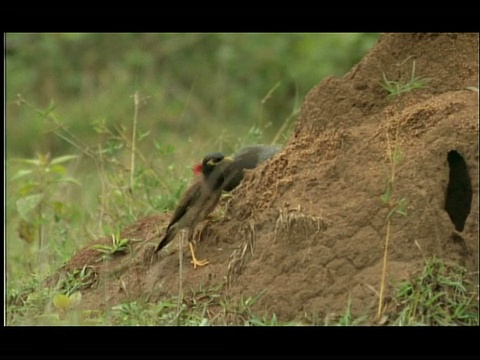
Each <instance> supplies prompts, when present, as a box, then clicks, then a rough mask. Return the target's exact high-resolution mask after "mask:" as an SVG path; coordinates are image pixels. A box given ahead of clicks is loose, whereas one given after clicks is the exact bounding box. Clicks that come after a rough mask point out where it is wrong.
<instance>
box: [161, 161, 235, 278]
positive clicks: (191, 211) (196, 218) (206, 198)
mask: <svg viewBox="0 0 480 360" xmlns="http://www.w3.org/2000/svg"><path fill="white" fill-rule="evenodd" d="M231 162H232V159H231V158H230V157H225V156H224V155H223V154H222V153H219V152H216V153H211V154H207V155H205V157H204V159H203V161H202V163H201V173H202V176H201V177H200V178H199V179H197V180H196V181H195V182H194V183H193V184H192V185H191V186H190V187H189V188H188V189H187V190H186V191H185V192H184V194H183V195H182V197H181V199H180V201H179V202H178V205H177V207H176V208H175V210H174V212H173V215H172V217H171V219H170V222H169V224H168V226H167V230H166V233H165V235H164V237H163V238H162V239H161V240H160V242H159V244H158V245H157V247H156V249H155V253H157V252H158V251H160V250H161V249H163V248H164V247H165V246H166V245H167V244H168V243H170V242H171V241H172V240H173V239H174V238H175V236H176V235H177V234H178V232H179V231H180V230H182V229H187V234H188V235H187V239H188V242H189V247H190V252H191V254H192V264H193V267H194V269H196V268H197V266H205V265H207V264H208V263H209V262H208V260H198V259H197V257H196V256H195V251H194V249H193V244H192V236H191V235H192V232H193V230H194V228H195V226H196V225H197V224H198V223H199V222H200V221H202V220H203V219H204V218H205V217H206V216H207V215H208V214H209V213H210V212H212V211H213V209H214V208H215V206H216V205H217V203H218V200H219V199H220V195H221V193H222V188H223V186H224V182H225V178H224V173H223V171H224V169H225V167H226V166H228V164H230V163H231Z"/></svg>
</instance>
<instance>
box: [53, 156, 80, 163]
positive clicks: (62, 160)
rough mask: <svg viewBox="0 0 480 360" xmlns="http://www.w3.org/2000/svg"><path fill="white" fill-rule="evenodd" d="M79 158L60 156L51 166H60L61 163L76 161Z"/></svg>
mask: <svg viewBox="0 0 480 360" xmlns="http://www.w3.org/2000/svg"><path fill="white" fill-rule="evenodd" d="M76 158H78V155H64V156H59V157H57V158H55V159H53V160H52V161H51V162H50V164H51V165H56V164H60V163H63V162H65V161H70V160H73V159H76Z"/></svg>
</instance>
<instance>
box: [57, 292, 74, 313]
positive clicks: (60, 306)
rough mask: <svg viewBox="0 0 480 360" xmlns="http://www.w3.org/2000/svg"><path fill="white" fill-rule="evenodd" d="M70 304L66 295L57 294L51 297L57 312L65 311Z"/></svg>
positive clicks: (70, 301)
mask: <svg viewBox="0 0 480 360" xmlns="http://www.w3.org/2000/svg"><path fill="white" fill-rule="evenodd" d="M71 304H72V300H70V298H69V297H68V296H67V295H64V294H57V295H55V296H54V297H53V306H55V308H56V309H57V310H60V311H65V310H67V309H68V308H69V307H70V306H71Z"/></svg>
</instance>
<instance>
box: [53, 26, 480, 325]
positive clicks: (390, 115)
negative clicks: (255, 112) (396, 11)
mask: <svg viewBox="0 0 480 360" xmlns="http://www.w3.org/2000/svg"><path fill="white" fill-rule="evenodd" d="M413 66H414V67H415V74H414V76H418V77H423V78H429V79H430V81H429V82H428V84H427V86H425V87H423V88H420V89H415V90H413V91H410V92H405V93H404V94H403V95H402V96H401V97H396V98H387V95H388V94H387V92H386V90H385V89H384V88H383V87H382V85H381V82H382V80H383V77H384V75H385V77H386V78H387V79H389V80H393V81H398V82H401V83H407V82H408V81H409V80H410V79H411V77H412V69H413ZM475 88H477V89H478V35H477V34H387V35H383V36H382V37H381V38H380V40H379V41H378V43H377V44H376V46H375V47H374V48H373V49H372V50H371V51H370V53H369V54H368V55H366V56H365V57H364V59H363V60H362V61H361V62H360V63H359V64H358V65H357V66H355V67H354V68H353V69H352V70H351V71H350V72H349V73H347V74H346V75H345V76H344V77H343V78H341V79H336V78H333V77H331V78H327V79H325V80H324V81H322V82H321V83H320V84H319V85H318V86H317V87H315V88H314V89H312V90H311V91H310V93H309V94H308V96H307V97H306V100H305V103H304V104H303V107H302V112H301V114H300V116H299V118H298V121H297V125H296V129H295V132H294V134H293V136H292V137H291V139H290V140H289V141H288V143H287V144H286V145H285V147H284V148H283V150H282V151H281V152H280V153H279V154H277V155H276V156H275V157H274V158H273V159H271V160H269V161H267V162H266V163H265V164H263V165H262V166H261V167H259V168H258V169H255V170H253V171H249V172H248V174H247V176H246V177H245V180H244V181H243V183H242V184H241V185H240V186H239V187H238V188H237V189H235V190H234V191H233V192H232V194H233V197H232V198H231V199H228V200H226V199H222V202H221V204H220V205H219V208H220V212H222V213H223V215H224V216H223V217H222V218H221V220H218V221H207V222H205V223H204V225H205V226H204V227H203V229H202V231H199V234H198V235H199V238H200V241H199V244H198V246H197V255H198V257H199V258H208V259H209V260H210V262H211V264H210V265H208V266H206V267H204V268H200V269H196V270H194V269H193V268H192V266H190V264H189V261H190V258H189V255H187V254H188V252H187V249H188V247H187V246H186V242H185V241H183V244H184V246H183V248H184V249H185V251H184V255H183V262H182V264H183V265H182V267H181V269H182V272H181V273H180V262H179V254H180V252H179V251H178V247H179V246H180V245H181V243H182V242H181V241H180V240H179V239H176V240H175V241H174V242H173V243H172V245H171V246H169V247H167V248H166V249H165V251H162V252H160V253H159V254H158V255H156V256H153V248H154V247H155V245H156V244H157V242H158V240H159V238H160V236H161V234H162V232H163V231H164V229H165V226H166V224H167V221H168V217H167V216H165V215H159V216H152V217H149V218H145V219H143V220H141V221H139V222H138V223H136V224H134V225H132V226H131V227H130V228H128V229H126V230H125V231H123V232H122V237H124V238H125V237H126V238H129V239H131V240H132V242H131V243H132V244H133V246H132V251H131V252H129V253H128V254H125V255H118V256H116V257H114V258H113V259H112V260H109V261H104V262H102V261H100V262H99V261H98V259H99V257H100V255H101V254H99V253H98V252H97V251H94V250H91V249H90V247H91V246H92V244H93V243H92V244H89V245H88V246H87V247H85V248H84V249H82V250H80V251H79V252H78V253H77V254H76V255H75V256H74V257H73V258H72V259H71V261H70V262H69V263H68V264H66V265H65V266H64V267H63V268H62V269H61V270H60V271H59V272H58V274H57V275H59V274H62V273H64V272H66V271H68V272H72V271H73V270H75V269H82V268H83V267H84V266H88V268H90V269H91V279H92V281H91V285H92V286H90V287H89V288H86V289H84V290H83V292H82V293H83V306H84V307H85V308H90V309H95V308H105V307H110V306H113V305H115V304H117V303H120V302H124V301H132V300H136V299H138V298H143V299H148V301H158V300H160V299H161V298H162V297H165V296H169V295H174V294H177V293H178V291H179V284H180V283H181V284H182V286H183V289H188V288H189V287H192V288H198V287H203V288H209V287H213V286H217V285H222V287H221V291H222V293H223V294H224V295H225V296H231V297H235V296H240V295H243V296H244V297H247V296H255V295H257V294H259V293H260V292H261V291H263V290H265V291H264V294H263V296H262V297H261V298H260V299H259V301H258V302H257V303H256V305H255V306H256V309H255V310H257V311H258V312H259V313H260V314H261V313H262V312H267V313H270V314H271V313H272V312H274V313H276V315H277V317H278V318H279V320H283V321H289V320H294V319H296V320H299V319H302V318H304V316H307V315H308V314H309V315H308V316H311V315H312V314H314V315H315V316H318V317H321V318H324V317H325V316H328V315H329V314H331V313H337V314H338V313H344V312H345V309H346V307H347V301H348V298H349V297H350V298H351V302H352V312H353V314H356V315H362V314H367V315H373V314H374V312H375V309H376V304H377V301H378V295H377V294H376V291H378V289H379V287H380V280H381V273H382V259H383V252H384V244H385V237H386V231H387V226H386V217H387V215H388V213H389V211H390V210H391V209H389V208H388V207H387V206H386V205H385V204H384V203H383V202H382V201H381V200H380V197H381V195H382V194H384V193H385V190H386V188H387V182H388V176H389V174H390V165H389V155H388V154H389V143H390V145H391V146H390V148H391V147H392V146H393V143H394V142H395V139H396V143H397V145H398V148H399V149H400V151H401V154H402V158H401V161H400V162H399V163H398V165H397V167H396V175H395V181H394V198H396V199H397V200H398V199H400V198H406V199H407V201H408V202H407V204H408V205H407V208H406V210H407V213H408V215H407V216H404V217H401V216H394V217H393V219H392V224H391V228H390V236H391V239H390V245H389V257H388V277H387V278H388V282H389V285H390V288H389V290H391V286H392V285H393V284H395V283H396V282H398V281H400V280H402V279H405V278H408V277H409V276H410V275H411V274H413V273H414V272H416V271H417V270H419V269H420V268H421V267H422V266H423V264H424V259H425V257H429V256H432V255H435V256H437V257H440V258H442V259H444V260H446V261H449V262H453V263H458V264H461V265H463V266H466V267H467V268H468V269H470V270H472V271H473V270H475V269H477V267H478V90H477V91H475ZM212 150H214V149H212ZM446 209H447V210H448V211H447V210H446ZM109 241H111V239H110V238H104V239H100V240H98V241H97V242H100V243H101V242H109ZM180 275H181V276H180Z"/></svg>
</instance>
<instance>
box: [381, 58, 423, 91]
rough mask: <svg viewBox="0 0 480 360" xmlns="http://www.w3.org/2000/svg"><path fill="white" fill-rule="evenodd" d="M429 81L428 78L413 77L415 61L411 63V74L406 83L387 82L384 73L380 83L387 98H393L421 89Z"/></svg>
mask: <svg viewBox="0 0 480 360" xmlns="http://www.w3.org/2000/svg"><path fill="white" fill-rule="evenodd" d="M430 81H431V79H430V78H422V77H418V76H415V61H413V65H412V74H411V76H410V79H409V80H408V81H407V82H405V83H402V82H401V81H393V80H388V79H387V77H386V75H385V73H383V83H381V85H382V87H383V88H384V89H385V90H387V92H388V96H389V97H394V96H398V95H401V94H403V93H406V92H410V91H412V90H416V89H421V88H423V87H425V86H426V85H427V84H428V83H429V82H430Z"/></svg>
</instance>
